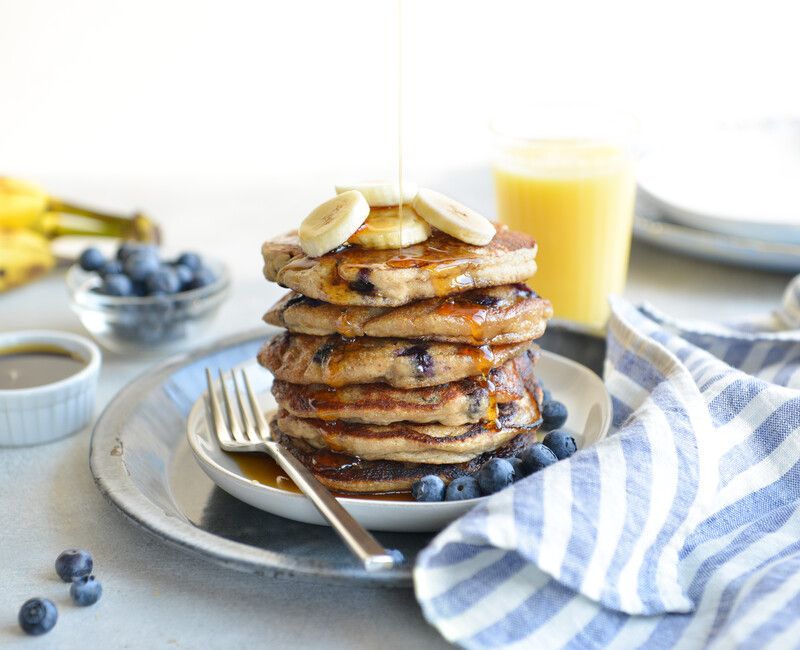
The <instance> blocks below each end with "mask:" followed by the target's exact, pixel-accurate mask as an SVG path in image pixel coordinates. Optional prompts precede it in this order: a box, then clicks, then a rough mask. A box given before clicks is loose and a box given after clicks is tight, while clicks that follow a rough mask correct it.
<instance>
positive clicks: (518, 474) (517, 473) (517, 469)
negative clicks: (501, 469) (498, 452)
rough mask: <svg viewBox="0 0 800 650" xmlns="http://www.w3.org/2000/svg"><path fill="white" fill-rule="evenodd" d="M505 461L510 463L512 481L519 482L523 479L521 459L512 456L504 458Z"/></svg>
mask: <svg viewBox="0 0 800 650" xmlns="http://www.w3.org/2000/svg"><path fill="white" fill-rule="evenodd" d="M506 460H507V461H508V462H509V463H511V467H513V468H514V481H519V480H520V479H521V478H524V477H525V470H523V469H522V459H521V458H516V457H515V456H512V457H511V458H506Z"/></svg>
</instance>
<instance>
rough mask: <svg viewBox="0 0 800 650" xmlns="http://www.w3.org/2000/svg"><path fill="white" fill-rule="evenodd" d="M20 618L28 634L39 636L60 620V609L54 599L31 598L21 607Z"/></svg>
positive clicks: (20, 624)
mask: <svg viewBox="0 0 800 650" xmlns="http://www.w3.org/2000/svg"><path fill="white" fill-rule="evenodd" d="M18 620H19V626H20V627H21V628H22V629H23V630H24V631H25V632H26V633H27V634H31V635H33V636H38V635H40V634H45V633H46V632H49V631H50V630H52V629H53V627H54V626H55V624H56V621H57V620H58V610H57V609H56V606H55V605H54V604H53V601H52V600H48V599H47V598H31V599H30V600H26V601H25V602H24V603H23V605H22V607H20V609H19V617H18Z"/></svg>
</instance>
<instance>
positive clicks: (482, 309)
mask: <svg viewBox="0 0 800 650" xmlns="http://www.w3.org/2000/svg"><path fill="white" fill-rule="evenodd" d="M552 315H553V308H552V306H551V305H550V302H549V301H547V300H544V299H542V298H539V297H538V296H537V295H536V293H534V292H533V291H532V290H531V289H530V288H529V287H528V286H527V285H525V284H506V285H503V286H500V287H490V288H488V289H473V290H472V291H467V292H465V293H458V294H455V295H452V296H446V297H441V298H429V299H427V300H418V301H416V302H412V303H409V304H407V305H403V306H402V307H394V308H392V307H360V306H343V305H332V304H330V303H326V302H322V301H320V300H316V299H314V298H308V297H306V296H302V295H300V294H298V293H295V292H294V291H292V292H290V293H288V294H287V295H285V296H284V297H283V298H282V299H281V300H280V301H278V302H277V303H276V304H275V305H274V306H273V307H272V308H271V309H270V310H269V311H268V312H267V313H266V314H265V315H264V320H265V321H266V322H267V323H269V324H270V325H275V326H277V327H285V328H286V329H288V330H289V331H290V332H294V333H297V334H312V335H315V336H328V335H330V334H341V335H342V336H348V337H359V336H375V337H397V338H416V339H421V340H433V341H445V342H450V343H465V344H467V345H483V344H485V343H490V344H492V345H507V344H509V343H521V342H522V341H530V340H533V339H536V338H539V337H540V336H542V334H544V329H545V326H546V324H547V320H548V319H549V318H551V317H552Z"/></svg>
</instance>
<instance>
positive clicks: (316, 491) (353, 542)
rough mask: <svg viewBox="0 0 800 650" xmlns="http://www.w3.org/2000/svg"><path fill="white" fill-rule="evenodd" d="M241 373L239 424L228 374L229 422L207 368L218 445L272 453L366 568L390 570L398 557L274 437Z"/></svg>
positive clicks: (222, 385) (222, 380)
mask: <svg viewBox="0 0 800 650" xmlns="http://www.w3.org/2000/svg"><path fill="white" fill-rule="evenodd" d="M241 373H242V379H243V380H244V385H245V388H246V389H247V401H249V403H250V409H249V413H248V409H247V408H246V407H245V399H244V396H243V394H242V390H241V389H240V388H239V383H238V382H237V381H236V374H235V373H234V372H233V371H231V373H230V374H231V378H232V379H233V387H234V392H235V394H236V401H237V402H238V404H239V417H240V418H241V423H240V422H239V417H237V416H236V413H235V412H234V408H233V403H232V401H231V398H230V395H229V394H228V389H227V387H226V385H225V377H224V376H223V374H222V370H220V371H219V385H220V388H221V391H222V398H223V401H224V402H225V411H226V414H227V416H228V421H227V422H226V421H225V418H224V417H223V415H222V409H221V408H220V404H219V400H218V398H217V394H216V391H215V390H214V382H213V381H212V379H211V371H210V370H209V369H208V368H206V381H207V382H208V400H209V409H210V411H211V419H212V426H213V429H214V434H215V435H216V436H217V440H218V441H219V446H220V447H221V448H222V449H223V450H224V451H231V452H262V453H267V454H269V455H270V456H272V458H274V459H275V461H276V462H277V463H278V465H280V466H281V468H282V469H283V471H285V472H286V473H287V474H288V475H289V478H291V479H292V481H294V483H295V485H297V487H299V488H300V490H301V492H302V493H303V494H305V495H306V496H307V497H308V498H309V499H311V502H312V503H313V504H314V505H315V506H316V508H317V510H319V512H320V514H322V516H323V517H325V519H327V520H328V523H329V524H330V525H331V527H332V528H333V529H334V530H335V531H336V532H337V533H338V534H339V536H340V537H341V538H342V540H343V541H344V543H345V544H347V546H348V547H349V548H350V550H351V551H352V552H353V553H354V554H355V556H356V557H358V559H359V560H361V562H362V563H363V565H364V568H365V569H366V570H367V571H382V570H385V569H391V568H392V567H393V566H394V565H395V563H396V559H395V558H394V557H393V556H392V555H391V554H390V553H388V552H387V550H386V549H385V548H384V547H383V546H381V545H380V544H379V543H378V541H377V540H376V539H375V538H374V537H373V536H372V535H371V534H370V533H369V532H368V531H367V530H366V528H364V527H363V526H362V525H361V524H359V523H358V522H357V521H356V520H355V519H354V518H353V516H352V515H351V514H350V513H349V512H347V510H345V509H344V507H342V505H341V504H340V503H339V502H338V501H337V500H336V497H334V496H333V495H332V494H331V493H330V492H329V491H328V489H327V488H326V487H325V486H324V485H322V483H320V482H319V481H318V480H317V479H316V478H315V477H314V475H313V474H312V473H311V472H310V471H308V469H306V467H305V465H303V464H302V463H301V462H300V461H299V460H297V458H295V457H294V456H293V455H292V454H291V453H290V452H289V451H288V450H287V449H286V448H285V447H283V446H282V445H281V444H279V443H278V442H277V441H275V440H274V439H273V437H272V434H271V432H270V430H269V426H268V425H267V422H266V420H265V419H264V415H263V413H262V412H261V408H260V407H259V405H258V401H257V400H256V396H255V393H254V392H253V389H252V387H251V386H250V380H249V379H248V377H247V373H245V371H244V370H242V371H241ZM251 415H252V417H251Z"/></svg>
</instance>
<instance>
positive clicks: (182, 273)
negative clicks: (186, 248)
mask: <svg viewBox="0 0 800 650" xmlns="http://www.w3.org/2000/svg"><path fill="white" fill-rule="evenodd" d="M172 270H173V271H175V275H177V276H178V280H179V281H180V283H181V289H186V288H187V287H188V286H189V283H191V281H192V278H194V271H192V269H190V268H189V267H188V266H185V265H183V264H176V265H175V266H173V267H172Z"/></svg>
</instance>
